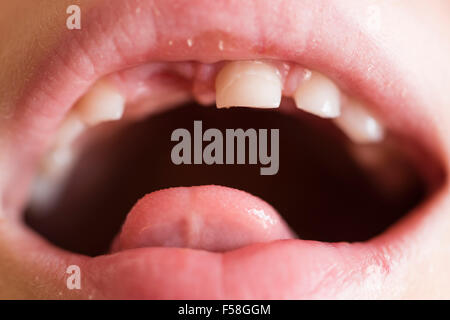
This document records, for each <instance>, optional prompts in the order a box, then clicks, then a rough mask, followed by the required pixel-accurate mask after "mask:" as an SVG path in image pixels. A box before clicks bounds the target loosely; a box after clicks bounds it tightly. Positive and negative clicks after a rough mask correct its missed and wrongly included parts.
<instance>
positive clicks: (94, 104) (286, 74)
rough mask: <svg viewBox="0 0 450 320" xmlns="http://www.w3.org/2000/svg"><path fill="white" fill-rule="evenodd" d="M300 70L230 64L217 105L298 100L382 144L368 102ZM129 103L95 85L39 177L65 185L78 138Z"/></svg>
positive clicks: (108, 87) (110, 88)
mask: <svg viewBox="0 0 450 320" xmlns="http://www.w3.org/2000/svg"><path fill="white" fill-rule="evenodd" d="M206 67H208V66H206ZM299 70H300V67H299V66H295V65H294V66H293V67H292V66H289V65H288V64H281V65H280V64H279V63H278V64H277V63H276V62H273V63H272V62H267V61H258V60H252V61H232V62H227V63H225V65H224V66H223V67H222V68H221V69H220V70H219V71H218V72H217V73H216V74H215V97H216V105H217V107H218V108H230V107H237V106H239V107H252V108H278V107H279V106H280V103H281V98H282V95H283V94H284V95H285V96H288V97H291V98H293V99H294V101H295V104H296V106H297V108H298V109H301V110H303V111H305V112H308V113H311V114H314V115H316V116H319V117H322V118H331V119H333V121H334V123H335V124H336V125H337V126H338V127H339V128H340V129H341V130H342V131H343V132H344V133H345V134H346V135H347V137H348V138H349V139H350V140H352V141H353V142H354V143H357V144H367V143H374V142H379V141H381V140H382V139H383V137H384V128H383V125H382V124H381V123H380V122H379V121H378V120H377V119H376V118H375V117H374V116H373V115H372V114H371V113H370V111H369V109H368V108H367V107H366V106H365V105H364V104H363V103H361V102H360V101H357V100H354V99H350V98H346V99H344V98H343V95H342V93H341V91H340V90H339V88H338V86H337V85H336V84H335V83H334V82H333V81H332V80H331V79H329V78H327V77H326V76H324V75H322V74H321V73H318V72H315V71H308V70H306V71H307V72H305V70H304V69H301V70H302V71H301V72H299ZM212 94H214V92H213V93H212ZM125 100H126V99H125V96H124V95H123V94H122V93H121V92H120V90H119V89H118V88H117V87H115V86H114V85H113V84H112V83H110V82H108V81H106V80H104V79H103V80H99V81H98V82H97V83H95V84H94V85H93V86H92V87H91V88H90V90H89V91H88V92H87V93H86V94H85V95H84V96H83V97H82V98H81V99H80V100H79V101H78V102H77V103H76V105H75V106H74V107H73V108H72V109H71V111H70V112H69V113H68V115H67V116H66V118H65V120H63V123H62V124H61V126H60V128H59V131H58V132H57V133H56V135H55V139H54V142H53V146H52V148H51V149H50V151H49V152H48V153H47V154H46V156H45V157H44V159H43V166H42V167H41V172H40V173H39V174H38V176H41V177H44V178H45V177H51V179H50V180H52V181H53V182H54V181H60V180H61V181H62V180H63V178H64V174H63V173H64V172H67V171H68V169H69V168H70V167H71V165H72V163H73V160H74V157H75V152H69V151H71V145H72V143H73V142H74V141H75V139H76V138H77V137H78V136H80V135H81V134H82V133H83V132H84V131H86V130H87V129H88V128H90V127H93V126H95V125H98V124H100V123H102V122H106V121H115V120H120V119H121V118H122V116H123V113H124V110H125V102H126V101H125ZM53 184H54V183H52V185H53ZM56 184H59V183H56ZM39 185H40V188H41V190H40V191H39V198H42V199H44V198H46V191H45V189H46V188H47V189H49V190H47V193H48V194H47V196H50V195H51V196H52V197H53V196H54V193H55V192H54V190H51V188H50V187H45V185H46V184H45V183H39Z"/></svg>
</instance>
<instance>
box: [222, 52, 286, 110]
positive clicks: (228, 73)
mask: <svg viewBox="0 0 450 320" xmlns="http://www.w3.org/2000/svg"><path fill="white" fill-rule="evenodd" d="M281 91H282V82H281V76H280V73H279V71H278V69H277V68H275V67H274V66H272V65H270V64H268V63H265V62H262V61H235V62H230V63H228V64H227V65H226V66H225V67H224V68H223V69H222V70H221V71H220V72H219V74H218V75H217V78H216V104H217V107H218V108H226V107H256V108H278V107H279V106H280V102H281Z"/></svg>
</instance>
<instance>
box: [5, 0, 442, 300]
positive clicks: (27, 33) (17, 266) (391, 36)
mask: <svg viewBox="0 0 450 320" xmlns="http://www.w3.org/2000/svg"><path fill="white" fill-rule="evenodd" d="M101 1H107V0H90V1H75V0H69V1H65V0H64V1H62V0H58V1H55V0H41V1H33V0H21V1H3V2H1V3H0V15H1V18H0V39H2V41H1V42H0V70H1V73H0V121H1V122H0V124H2V123H4V122H6V121H8V117H9V116H10V115H11V113H12V112H13V111H14V108H15V107H16V101H17V99H18V97H19V95H20V94H21V92H22V90H24V89H25V88H26V85H27V82H28V81H29V79H31V78H32V77H33V76H34V75H35V74H36V72H37V71H36V70H37V66H38V65H39V63H40V62H41V61H42V60H43V59H44V57H46V55H47V54H48V53H49V52H50V50H51V48H53V47H54V46H55V43H56V42H57V41H58V39H59V37H60V35H61V34H62V32H63V31H64V28H65V20H66V18H67V15H66V14H65V10H66V8H67V7H68V6H69V5H72V4H79V5H80V6H82V7H83V10H89V7H90V6H92V5H94V4H95V3H96V2H101ZM355 1H356V0H355ZM364 2H365V4H366V5H367V7H369V6H370V5H372V4H377V5H378V6H379V8H380V10H381V13H382V14H385V15H384V16H385V17H386V19H384V20H383V25H382V27H383V28H382V29H383V32H382V33H381V34H380V38H381V39H382V41H383V43H384V44H385V45H386V46H387V47H388V48H389V52H391V54H392V55H394V56H396V58H397V59H398V61H401V62H399V63H402V66H403V67H404V68H405V69H408V70H410V71H411V75H413V76H415V77H417V78H418V79H419V80H418V81H417V83H419V84H420V86H417V90H418V91H420V92H419V93H418V96H420V97H424V98H425V99H427V101H428V102H429V106H430V108H432V109H433V112H434V118H433V120H434V124H435V125H436V126H438V127H439V128H440V129H439V132H440V139H441V140H442V141H443V143H444V145H443V146H442V148H443V159H444V166H445V168H446V170H448V169H449V168H450V161H449V160H448V159H449V157H448V156H447V155H448V154H449V150H450V134H449V132H448V129H447V128H450V109H449V108H448V107H449V106H450V64H449V61H448V57H449V56H450V17H449V15H450V2H448V1H447V0H442V1H439V0H433V1H424V0H402V1H387V0H386V1H382V0H379V1H364ZM358 3H360V1H358ZM416 21H420V22H421V24H420V28H419V27H417V26H415V27H413V26H412V25H411V23H413V22H414V23H415V22H416ZM431 57H432V58H431ZM0 127H1V126H0ZM7 139H8V135H7V133H6V132H5V131H3V130H1V131H0V157H2V156H1V154H2V150H4V148H5V142H7ZM0 163H1V158H0ZM0 179H2V175H0ZM439 196H440V198H439V199H440V200H439V203H437V204H435V205H434V206H433V210H435V211H438V214H437V215H435V216H437V217H438V219H434V220H433V221H426V222H425V225H426V226H425V227H424V229H426V230H427V231H426V232H428V233H432V234H433V237H432V238H429V239H428V238H427V239H428V240H427V244H426V247H427V249H426V250H424V251H423V252H421V253H420V255H418V256H417V258H415V259H412V260H411V262H410V263H409V265H408V269H407V270H405V273H404V275H403V276H402V277H399V278H398V279H397V280H396V281H394V282H393V283H396V285H397V286H398V288H402V290H400V291H401V293H397V292H396V287H395V286H394V285H393V286H390V287H388V288H386V290H382V294H381V296H379V298H427V299H428V298H429V299H433V298H450V274H449V273H448V270H449V268H450V250H448V249H446V248H447V247H448V245H449V244H450V234H449V233H448V230H449V229H450V215H448V214H445V213H448V212H450V200H449V199H450V190H449V189H448V188H447V187H444V188H443V189H442V190H441V191H440V194H439ZM0 210H1V208H0ZM437 220H438V221H437ZM7 224H8V221H7V219H6V218H2V217H1V215H0V298H49V297H57V293H55V292H53V291H52V289H51V288H52V287H57V285H56V283H58V282H60V281H61V278H60V276H57V275H55V276H54V277H53V278H47V279H46V283H47V286H42V285H41V283H40V280H39V274H35V273H33V272H30V268H29V267H30V266H28V267H27V268H25V267H23V265H22V261H21V259H20V257H19V255H18V254H16V251H15V244H14V243H12V241H11V238H10V237H9V233H8V232H5V230H6V226H7ZM31 268H32V266H31ZM419 275H420V276H419ZM52 283H54V285H52ZM63 297H66V296H63ZM67 297H72V298H74V297H75V298H77V296H67ZM85 298H87V297H85ZM349 298H352V297H349ZM354 298H357V297H354Z"/></svg>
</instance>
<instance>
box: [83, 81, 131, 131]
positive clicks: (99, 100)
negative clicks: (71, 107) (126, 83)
mask: <svg viewBox="0 0 450 320" xmlns="http://www.w3.org/2000/svg"><path fill="white" fill-rule="evenodd" d="M124 108H125V99H124V97H123V96H122V95H121V94H120V93H119V92H118V91H117V90H116V89H115V88H114V87H113V86H112V85H110V84H108V83H106V82H105V81H99V82H97V83H96V84H95V85H94V86H93V87H92V88H91V89H90V90H89V91H88V92H87V93H86V94H85V95H84V96H83V97H82V98H81V99H80V101H79V102H78V103H77V105H76V106H75V110H76V112H78V114H79V115H80V118H81V119H82V120H83V121H84V122H86V124H88V125H90V126H94V125H96V124H99V123H101V122H105V121H111V120H119V119H120V118H122V115H123V111H124Z"/></svg>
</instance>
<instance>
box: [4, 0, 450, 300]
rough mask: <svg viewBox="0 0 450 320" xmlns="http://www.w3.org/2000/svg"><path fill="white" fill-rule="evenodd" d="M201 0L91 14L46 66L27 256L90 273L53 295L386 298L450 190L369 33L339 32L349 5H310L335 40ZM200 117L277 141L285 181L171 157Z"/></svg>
mask: <svg viewBox="0 0 450 320" xmlns="http://www.w3.org/2000/svg"><path fill="white" fill-rule="evenodd" d="M204 2H205V1H198V4H192V3H190V4H189V6H188V5H186V6H180V8H178V9H176V10H175V13H174V8H171V11H170V12H171V13H170V14H168V11H167V12H166V11H165V10H167V8H165V7H164V6H158V7H156V6H155V5H154V4H153V3H152V2H146V1H130V2H127V3H119V2H117V3H114V5H113V6H110V7H103V6H101V7H98V8H92V9H90V11H89V16H88V17H87V18H86V23H85V25H84V28H85V29H84V31H83V32H82V33H71V34H69V35H68V36H67V38H66V39H65V40H64V41H63V42H62V43H61V46H58V47H57V48H56V49H55V54H54V55H53V56H52V57H49V60H47V61H45V63H44V64H43V67H42V73H41V74H42V76H40V77H38V78H36V79H34V80H33V81H31V82H30V89H29V91H28V93H27V94H25V95H24V96H23V99H22V101H21V102H20V108H18V111H17V112H16V113H15V114H14V116H13V119H12V120H11V123H13V124H12V125H11V127H10V128H9V129H10V130H11V132H13V133H14V132H15V131H14V130H16V131H17V132H18V130H20V132H21V134H20V135H19V134H16V135H14V137H15V139H16V140H12V143H11V153H10V156H9V157H8V159H7V161H6V162H5V163H6V164H5V165H6V166H8V168H11V170H8V173H9V175H7V176H6V177H5V178H4V181H5V182H4V185H2V190H4V191H3V198H4V199H6V200H4V204H3V205H4V212H5V214H6V215H9V216H11V217H14V218H19V219H15V220H17V221H18V223H17V226H14V228H13V230H11V231H9V232H10V233H11V237H15V239H17V240H18V241H17V246H18V250H21V251H22V252H24V253H25V252H26V253H27V255H28V258H27V259H29V261H33V265H34V266H35V268H36V270H39V271H40V272H41V273H42V274H45V275H46V276H48V277H49V278H55V277H61V274H64V272H65V267H66V266H68V265H73V264H75V265H79V266H80V268H81V270H83V274H84V275H85V277H86V278H84V280H83V281H84V282H83V290H81V291H76V292H75V291H70V292H67V291H66V289H65V282H64V281H61V286H60V287H54V288H53V287H52V288H49V289H48V290H47V292H48V294H49V295H50V296H54V297H58V295H59V296H66V295H67V296H72V297H83V298H315V297H316V298H317V297H321V298H326V297H350V296H355V295H356V296H359V297H376V296H377V295H378V294H380V292H381V291H382V290H383V288H382V286H383V284H385V283H389V282H390V281H391V280H390V279H392V278H395V277H396V276H397V275H398V274H402V272H404V269H402V268H404V266H405V264H407V263H408V257H409V255H410V254H411V252H414V251H416V250H418V249H417V247H418V246H420V244H418V242H420V241H417V240H415V239H416V238H417V237H420V236H421V234H422V232H423V230H422V221H423V220H426V219H425V218H429V217H430V216H432V215H433V212H434V210H435V208H436V207H437V206H438V205H439V201H438V200H437V199H438V198H439V192H440V190H441V189H442V187H443V185H444V183H445V176H446V171H445V168H444V165H443V164H442V162H443V161H442V159H441V157H442V155H441V153H442V151H441V143H440V140H439V138H437V134H436V133H435V132H434V131H433V130H434V129H433V126H432V125H430V126H427V125H423V123H432V120H430V117H429V116H428V115H427V113H426V110H425V109H424V108H421V104H420V103H419V102H418V101H417V100H416V99H415V98H416V97H414V96H413V94H408V93H411V92H414V90H413V89H414V88H409V87H408V82H407V81H406V80H405V79H404V75H403V73H402V72H403V71H402V70H398V68H396V64H395V61H391V60H390V59H389V57H387V56H385V54H384V53H383V51H382V50H380V49H379V48H378V47H376V46H374V45H373V43H372V41H371V39H370V38H369V37H368V38H364V37H361V38H359V39H358V42H357V43H355V42H354V40H353V39H349V38H347V37H343V36H342V35H343V34H346V35H348V34H349V32H350V30H351V28H350V26H351V25H352V24H353V23H355V22H354V21H352V20H351V18H350V17H348V16H347V14H346V10H345V8H340V7H336V8H334V9H335V10H336V11H332V12H331V11H324V10H321V9H323V8H324V7H323V4H321V2H319V1H318V2H317V4H315V5H314V6H317V7H314V8H311V7H308V12H310V13H311V15H312V16H313V17H314V19H313V20H314V21H317V19H319V18H323V17H328V18H330V19H328V20H330V22H327V23H329V24H331V23H332V26H333V28H330V27H331V26H330V25H328V24H327V23H324V25H323V26H317V25H316V24H314V23H313V22H312V21H309V20H308V19H311V18H308V17H310V15H306V14H305V17H304V19H305V22H304V23H302V26H301V27H302V28H301V29H302V30H299V26H298V23H297V22H295V21H294V19H295V20H297V19H298V17H297V16H296V17H294V16H292V14H290V12H297V13H298V12H302V8H301V7H302V4H301V3H300V2H299V3H296V2H293V3H292V4H291V5H292V6H298V8H295V10H294V9H293V8H290V9H289V8H287V7H286V8H284V7H283V8H281V7H280V8H279V9H280V10H285V11H283V16H285V17H286V20H285V21H284V22H285V23H284V24H283V25H279V24H277V22H276V21H274V20H273V19H274V18H273V16H272V15H268V14H265V13H266V12H268V10H267V8H263V7H262V6H263V5H261V7H257V8H253V9H254V10H255V12H260V14H258V15H257V16H258V19H256V18H254V19H253V18H252V17H249V15H248V12H247V11H246V9H248V8H245V6H241V7H239V8H237V7H236V8H234V7H233V6H228V7H227V8H226V10H220V9H221V6H220V4H213V3H208V4H207V6H208V7H211V8H209V9H210V10H209V11H208V12H216V13H217V16H215V17H214V19H212V18H211V17H212V16H214V15H211V14H209V15H208V16H202V15H199V14H198V12H196V11H195V7H196V5H202V6H204V5H206V4H205V3H204ZM222 9H223V8H222ZM177 10H179V11H177ZM177 12H178V14H177ZM219 13H220V14H219ZM335 15H336V16H335ZM163 17H166V19H164V18H163ZM167 17H171V18H170V19H167ZM231 17H233V18H232V19H231ZM239 17H241V18H242V19H239ZM244 17H245V19H244ZM193 18H196V19H197V20H196V21H197V23H196V24H192V19H193ZM291 19H292V20H291ZM256 20H258V21H259V22H258V23H256V22H255V21H256ZM325 20H326V21H328V20H327V19H325ZM325 20H323V21H325ZM230 21H239V22H240V23H230ZM308 21H309V22H308ZM321 21H322V20H321ZM247 23H248V25H246V24H247ZM255 25H257V26H258V27H255ZM266 25H270V26H271V28H270V30H269V28H268V27H265V26H266ZM313 25H314V27H313ZM324 30H328V32H327V33H325V32H324ZM329 30H333V31H329ZM288 31H289V32H288ZM294 31H295V32H294ZM281 34H282V35H283V36H280V35H281ZM339 35H340V36H339ZM336 39H337V40H336ZM294 43H295V45H294ZM355 48H356V49H357V50H356V51H357V52H358V53H357V54H355ZM55 57H58V58H55ZM368 66H371V67H370V68H368ZM387 74H388V75H389V80H390V81H388V80H387V77H386V75H387ZM216 104H217V106H218V107H219V108H216V106H215V105H216ZM236 107H247V108H236ZM199 120H201V121H202V125H203V128H202V130H203V131H202V136H203V133H204V132H205V131H206V130H207V129H217V130H216V132H220V133H224V134H223V137H225V136H226V134H225V132H226V131H227V129H237V128H241V129H243V130H245V131H246V130H251V129H255V132H259V131H258V130H260V129H268V130H269V132H270V129H278V130H279V150H277V152H279V153H278V154H279V159H278V164H277V168H276V170H274V171H272V172H271V173H270V174H265V175H264V174H261V172H262V171H260V170H262V169H261V168H260V167H262V168H264V167H265V168H266V169H267V168H268V167H269V164H267V163H266V164H263V165H260V164H258V165H255V164H254V163H253V164H252V163H250V162H251V161H250V159H251V156H250V153H251V150H249V149H246V152H247V154H246V155H245V157H244V161H242V163H239V164H238V163H237V161H235V162H233V164H226V163H225V162H226V161H225V158H226V154H225V153H226V152H227V151H226V150H225V147H224V148H223V150H225V151H224V152H223V153H224V154H223V160H222V161H221V160H220V157H217V158H216V161H215V162H214V163H205V161H204V159H202V161H201V164H195V163H194V162H195V161H194V160H193V158H194V155H193V154H194V152H195V151H192V157H191V158H189V159H191V160H190V161H191V164H181V165H180V164H176V163H174V162H173V159H172V158H171V153H172V152H173V148H174V146H175V145H176V143H177V142H174V141H173V139H172V134H173V132H174V130H176V129H178V128H185V129H187V130H188V131H190V132H191V133H192V137H194V134H195V133H194V131H195V130H194V126H195V122H196V121H199ZM269 136H270V133H269ZM203 137H204V136H203ZM259 138H261V137H259ZM267 138H269V137H267ZM192 139H194V138H192ZM224 139H225V138H224ZM249 141H250V138H248V140H247V142H249ZM258 142H259V143H261V139H260V140H258ZM225 144H226V141H225V140H224V141H223V146H224V145H225ZM249 144H250V143H248V144H245V146H246V147H248V146H249ZM17 145H20V146H21V147H20V148H13V146H17ZM207 145H208V142H205V141H203V142H202V144H201V151H202V153H203V152H204V149H205V147H206V146H207ZM269 145H270V147H272V146H273V141H272V142H271V143H269ZM270 147H269V146H267V148H268V149H269V150H271V151H272V154H271V155H272V156H274V154H273V152H274V149H273V148H272V149H270ZM259 149H260V145H259V146H258V150H259ZM233 150H235V149H233ZM183 156H184V154H183ZM215 156H217V151H216V154H215ZM234 160H235V158H234ZM234 160H233V161H234ZM272 164H273V163H272ZM22 218H23V219H22ZM22 220H25V221H26V224H27V225H26V226H24V225H23V223H22ZM32 229H34V232H33V231H31V230H32ZM39 234H40V235H39ZM44 239H46V240H44ZM19 240H20V241H19ZM60 269H61V270H60ZM374 283H380V284H381V285H373V284H374Z"/></svg>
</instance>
